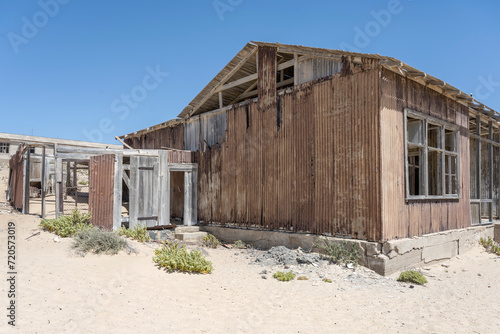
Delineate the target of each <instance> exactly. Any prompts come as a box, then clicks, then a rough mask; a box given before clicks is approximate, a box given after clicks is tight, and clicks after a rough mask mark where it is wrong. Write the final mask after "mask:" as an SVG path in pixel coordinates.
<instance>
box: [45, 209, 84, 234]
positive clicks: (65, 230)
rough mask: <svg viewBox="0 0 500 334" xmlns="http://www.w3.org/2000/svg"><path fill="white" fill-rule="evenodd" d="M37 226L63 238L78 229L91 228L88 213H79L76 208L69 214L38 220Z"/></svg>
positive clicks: (76, 231) (78, 230)
mask: <svg viewBox="0 0 500 334" xmlns="http://www.w3.org/2000/svg"><path fill="white" fill-rule="evenodd" d="M39 226H40V227H42V228H43V229H44V230H46V231H49V232H54V233H55V234H57V235H59V236H61V237H63V238H66V237H71V236H73V235H75V234H77V233H78V232H80V231H86V230H90V229H92V228H93V227H92V225H90V214H83V213H80V212H78V210H77V209H76V208H75V209H74V210H73V211H72V212H71V215H67V216H61V217H59V218H58V219H44V220H42V221H41V222H40V225H39Z"/></svg>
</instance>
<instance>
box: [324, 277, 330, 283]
mask: <svg viewBox="0 0 500 334" xmlns="http://www.w3.org/2000/svg"><path fill="white" fill-rule="evenodd" d="M323 282H325V283H332V280H331V279H329V278H323Z"/></svg>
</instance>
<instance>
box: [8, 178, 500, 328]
mask: <svg viewBox="0 0 500 334" xmlns="http://www.w3.org/2000/svg"><path fill="white" fill-rule="evenodd" d="M0 182H2V180H1V177H0ZM0 186H2V184H0ZM0 196H3V193H2V194H1V195H0ZM4 200H5V198H4V197H3V199H2V197H0V205H1V202H2V201H4ZM0 211H1V210H0ZM9 222H13V223H15V226H16V271H17V277H16V279H17V286H16V295H17V298H16V327H15V328H12V327H11V326H9V325H8V324H7V321H8V320H9V319H8V318H7V312H8V311H7V310H6V308H7V307H8V302H9V300H8V298H7V294H8V290H9V284H8V282H7V278H8V275H7V272H8V271H9V269H8V268H7V235H8V223H9ZM39 222H40V219H39V218H38V217H36V216H30V215H20V214H12V213H11V214H8V213H2V212H0V278H1V279H0V319H1V320H0V333H10V332H12V333H106V332H107V333H143V332H151V333H159V332H163V333H165V332H166V333H367V332H369V333H498V332H500V319H499V317H498V315H499V312H500V307H499V301H500V289H499V288H498V286H499V284H498V283H499V280H500V261H499V259H498V257H497V256H494V255H492V254H488V253H486V252H484V251H483V250H482V249H481V247H479V246H478V247H476V248H474V249H473V250H471V251H470V252H469V253H467V254H464V255H461V256H459V257H457V258H455V259H453V260H451V261H448V262H446V263H444V264H436V265H432V266H429V267H427V268H425V269H424V270H423V271H424V273H425V274H426V276H427V278H428V280H429V284H427V285H426V286H424V287H422V286H415V287H413V288H411V287H410V285H409V284H402V283H398V282H396V281H395V280H394V279H391V278H384V277H380V276H378V275H376V274H374V273H372V272H371V271H369V270H366V269H363V268H358V269H357V270H356V271H353V270H351V269H347V268H341V267H338V266H333V265H330V266H327V267H321V268H316V267H312V266H304V267H298V268H295V269H296V270H297V271H298V272H299V273H302V274H306V275H307V276H309V277H310V279H309V280H308V281H297V280H294V281H292V282H286V283H283V282H278V281H276V280H275V279H273V278H271V277H270V276H271V275H266V277H268V278H267V279H263V278H262V276H263V274H262V271H263V270H268V271H269V273H272V272H275V271H276V270H277V269H278V268H270V267H263V266H260V265H258V264H250V262H252V260H253V257H252V255H253V254H255V251H246V250H243V251H242V250H236V249H232V250H229V249H225V248H218V249H215V250H213V249H209V250H205V252H206V254H207V258H208V259H209V260H211V261H212V262H213V264H214V268H215V270H214V272H213V273H212V274H210V275H189V274H181V273H166V272H164V271H162V270H159V269H157V268H156V267H155V266H154V263H153V262H152V256H153V250H154V248H155V247H157V246H158V245H157V244H153V243H151V244H141V243H137V242H133V241H132V242H130V243H131V245H132V246H133V247H135V248H136V249H137V250H138V251H139V253H138V254H134V255H127V254H126V253H125V252H122V253H120V254H118V255H115V256H108V255H87V256H85V257H81V256H78V255H76V254H74V253H73V252H72V250H71V243H72V241H71V239H61V241H60V242H55V241H54V237H55V235H53V234H51V233H48V232H43V231H42V232H41V233H40V234H39V235H37V236H33V237H31V238H30V239H28V240H26V238H27V237H29V236H30V235H32V234H33V233H36V232H39V231H40V230H39V229H38V224H39ZM320 275H321V276H327V277H329V278H331V279H332V280H333V283H325V282H322V281H321V279H320V278H319V276H320Z"/></svg>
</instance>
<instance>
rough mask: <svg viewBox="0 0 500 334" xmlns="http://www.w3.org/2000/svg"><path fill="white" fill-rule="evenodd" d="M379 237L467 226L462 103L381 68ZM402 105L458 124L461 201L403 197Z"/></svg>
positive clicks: (465, 118)
mask: <svg viewBox="0 0 500 334" xmlns="http://www.w3.org/2000/svg"><path fill="white" fill-rule="evenodd" d="M380 83H381V84H380V89H381V120H380V123H381V130H382V132H381V154H382V185H383V189H382V198H383V203H382V210H383V214H382V216H383V235H382V239H383V240H390V239H395V238H407V237H413V236H419V235H423V234H427V233H433V232H439V231H445V230H451V229H457V228H464V227H467V226H470V203H469V198H470V181H469V161H470V159H469V139H468V117H469V116H468V115H469V114H468V109H467V107H465V106H463V105H461V104H459V103H457V102H455V101H453V100H451V99H449V98H447V97H445V96H443V95H442V94H439V93H437V92H435V91H433V90H431V89H429V88H426V87H424V86H423V85H421V84H419V83H417V82H415V81H413V80H410V79H407V78H404V77H402V76H400V75H398V74H396V73H393V72H391V71H389V70H386V69H382V72H381V81H380ZM404 108H409V109H412V110H415V111H417V112H420V113H423V114H427V115H431V116H433V117H436V118H438V119H441V120H443V121H447V122H450V123H452V124H457V125H458V126H459V127H460V130H459V138H460V139H459V148H460V186H461V190H460V199H452V200H435V201H429V200H427V201H424V200H422V201H410V202H406V201H405V196H406V191H405V183H406V180H405V160H404V159H405V158H404V150H405V142H404V131H405V130H404V114H403V111H404Z"/></svg>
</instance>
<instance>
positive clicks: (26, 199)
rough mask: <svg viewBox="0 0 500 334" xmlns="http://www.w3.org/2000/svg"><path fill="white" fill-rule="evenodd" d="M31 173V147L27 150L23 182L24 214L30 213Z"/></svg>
mask: <svg viewBox="0 0 500 334" xmlns="http://www.w3.org/2000/svg"><path fill="white" fill-rule="evenodd" d="M30 175H31V152H30V147H29V146H28V147H27V150H26V159H25V160H24V182H23V185H24V186H23V194H24V197H23V214H29V213H30Z"/></svg>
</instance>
